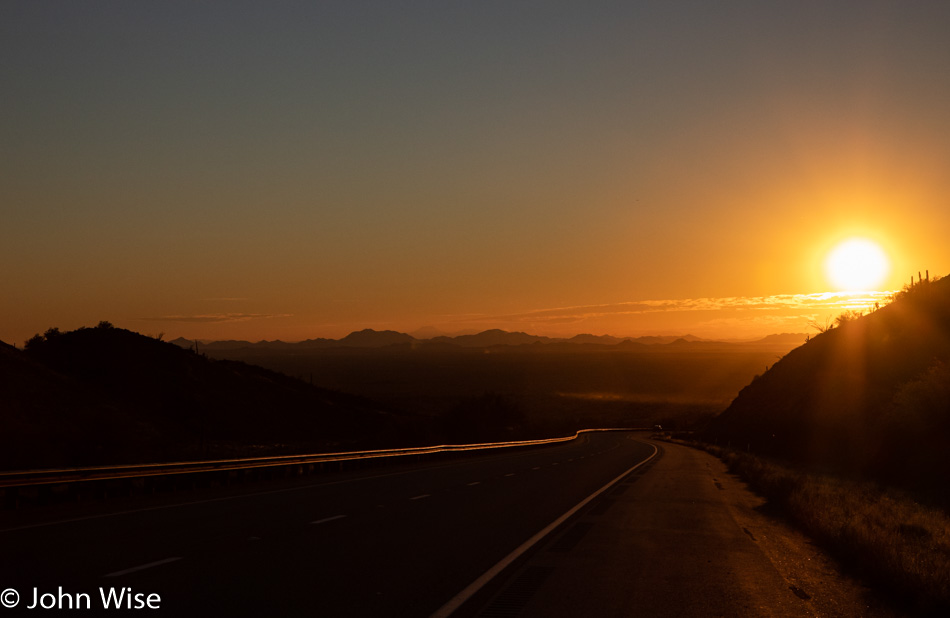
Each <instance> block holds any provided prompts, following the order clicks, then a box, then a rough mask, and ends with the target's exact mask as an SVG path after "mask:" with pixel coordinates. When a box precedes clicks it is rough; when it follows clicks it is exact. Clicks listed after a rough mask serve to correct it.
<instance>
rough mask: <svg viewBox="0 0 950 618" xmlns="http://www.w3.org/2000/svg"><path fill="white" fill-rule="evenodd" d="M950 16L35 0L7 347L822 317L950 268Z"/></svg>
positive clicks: (749, 326) (7, 160) (632, 331)
mask: <svg viewBox="0 0 950 618" xmlns="http://www.w3.org/2000/svg"><path fill="white" fill-rule="evenodd" d="M595 4H596V3H595ZM370 7H371V8H370ZM948 22H950V15H948V12H947V10H946V8H941V7H938V6H935V5H930V4H927V5H920V6H915V7H901V8H900V9H897V8H895V7H889V6H888V5H886V4H882V5H879V6H878V5H875V6H874V7H868V6H867V5H865V4H863V3H850V2H844V3H836V4H835V5H833V6H823V7H821V8H819V7H817V6H816V7H810V8H802V7H798V6H797V5H796V6H793V5H783V4H776V5H769V6H764V5H763V6H756V7H744V8H743V7H742V6H740V5H738V4H727V5H724V6H721V7H716V6H701V5H694V4H692V3H686V4H682V5H680V4H678V3H657V4H653V3H646V4H643V5H641V4H639V3H637V4H631V5H629V6H622V7H621V6H614V5H610V6H608V5H603V6H599V7H594V6H586V5H585V6H580V5H576V6H571V5H565V6H561V7H558V8H553V7H552V8H549V9H547V10H542V9H541V8H539V7H535V8H531V7H529V6H527V5H525V6H468V5H441V4H440V5H436V6H427V8H425V9H423V8H422V7H412V8H410V7H397V6H387V5H385V4H374V3H370V5H367V6H366V7H363V8H360V6H358V5H356V4H350V3H333V2H331V3H325V4H324V3H321V4H320V5H316V6H306V5H299V4H294V3H289V4H286V3H276V4H274V5H271V6H269V7H268V8H267V9H266V10H265V9H263V8H262V7H255V6H254V5H253V4H248V3H238V5H233V6H226V5H205V6H200V7H198V6H190V5H189V6H186V5H180V4H178V3H174V2H173V3H163V4H162V5H152V6H147V5H127V6H122V7H121V8H118V7H113V9H103V10H97V9H94V8H92V7H89V6H86V5H82V4H74V3H64V2H53V3H25V2H12V3H7V4H5V5H4V8H2V9H0V54H2V57H3V58H4V68H3V75H4V84H5V87H4V95H3V100H4V102H5V113H4V114H3V116H2V117H0V128H2V131H3V135H4V136H5V137H4V140H3V143H2V145H0V154H2V156H3V161H4V169H5V170H6V172H5V174H4V181H3V184H2V185H0V196H2V201H0V210H2V213H3V215H4V221H5V223H6V225H5V227H4V231H5V235H4V243H3V244H2V246H0V258H2V260H3V263H4V264H5V268H4V269H3V270H2V272H0V287H2V289H3V290H4V293H3V294H2V295H0V316H2V320H0V338H2V339H3V340H5V341H11V342H15V343H18V344H19V343H20V342H22V341H23V340H25V339H26V338H29V337H30V336H32V335H33V334H35V333H37V332H43V331H44V330H45V329H47V328H50V327H59V328H63V329H70V328H78V327H80V326H84V325H90V324H95V323H97V322H98V321H100V320H109V321H111V322H113V323H115V324H116V325H120V326H122V327H124V328H129V329H132V330H136V331H140V332H143V333H152V334H158V333H161V332H164V333H167V334H168V335H171V336H185V337H191V338H195V337H197V338H209V339H227V338H236V339H281V340H303V339H308V338H314V337H340V336H343V335H345V334H346V333H348V332H351V331H353V330H358V329H362V328H376V329H394V330H400V331H415V330H418V329H420V328H426V327H431V328H435V329H439V330H442V331H446V332H456V331H462V330H477V329H481V328H504V329H508V330H533V331H534V332H537V333H539V334H545V335H558V336H559V335H563V334H577V333H582V332H592V333H595V334H612V335H616V336H637V335H644V334H657V333H670V332H673V333H676V332H692V333H694V334H696V335H697V336H709V337H754V336H758V335H766V334H770V333H775V332H782V331H789V330H794V331H799V332H801V331H807V328H806V327H805V325H806V324H807V322H808V321H809V320H817V321H819V322H821V321H824V320H825V319H826V318H828V317H830V318H831V319H833V318H834V317H835V316H836V315H837V314H838V313H840V310H839V307H838V306H837V305H835V304H833V303H832V304H828V303H827V302H825V301H822V300H820V299H819V300H815V299H818V298H819V297H820V295H821V294H824V293H826V292H833V291H840V290H842V289H848V288H850V289H855V288H854V287H852V286H858V287H857V289H871V290H878V291H880V293H882V294H886V292H887V291H898V290H900V289H901V288H902V286H904V285H906V284H907V283H908V281H909V280H910V277H911V275H914V276H916V274H917V273H918V272H919V271H920V272H922V271H924V270H927V269H929V271H930V272H931V273H932V274H935V275H936V274H945V273H947V272H950V248H948V245H947V243H946V242H945V241H944V236H945V234H944V230H946V229H947V227H948V225H950V219H948V214H947V213H950V209H948V208H947V196H948V195H950V177H948V176H947V175H946V174H945V173H944V171H945V170H946V169H947V166H948V165H950V146H948V144H950V142H948V141H947V140H946V139H945V136H946V119H945V116H946V115H945V114H944V113H943V110H944V109H945V105H943V102H945V101H947V100H950V81H948V79H947V77H946V72H945V71H943V70H942V66H943V65H942V63H941V58H943V57H944V56H945V55H947V54H950V50H948V43H947V40H946V37H945V36H944V28H943V25H945V24H946V23H948ZM802 41H807V44H803V43H802ZM855 239H858V240H860V241H861V242H863V243H864V244H863V245H861V244H860V243H859V244H858V245H856V246H854V247H857V250H856V252H855V250H854V247H852V251H851V253H850V254H839V256H838V261H837V262H836V266H835V267H834V269H835V270H834V272H832V271H829V266H828V260H829V257H830V256H831V255H832V253H833V252H834V251H835V250H836V248H839V247H841V246H842V245H844V244H847V243H848V242H849V241H853V240H855ZM861 247H864V248H863V249H861ZM869 247H872V248H870V249H869ZM862 251H863V253H862ZM869 256H870V257H869ZM868 264H875V271H874V272H873V273H870V274H868V273H865V274H864V275H861V274H860V273H857V272H855V270H854V269H855V268H857V269H861V268H864V267H865V266H866V265H868ZM802 295H804V296H802ZM810 296H813V297H814V299H812V300H808V298H807V297H810ZM796 297H801V298H804V299H805V300H804V301H801V302H799V301H796V300H790V299H793V298H796ZM875 298H877V297H875ZM768 299H773V300H774V302H773V305H774V306H773V307H771V308H766V305H768V304H769V303H770V302H772V301H770V300H768ZM751 304H755V305H757V308H756V309H754V310H751V309H748V306H749V305H751ZM845 304H846V303H845ZM743 306H745V308H743ZM806 306H807V308H806ZM697 307H704V308H702V309H698V308H697ZM847 308H849V309H850V308H853V307H847Z"/></svg>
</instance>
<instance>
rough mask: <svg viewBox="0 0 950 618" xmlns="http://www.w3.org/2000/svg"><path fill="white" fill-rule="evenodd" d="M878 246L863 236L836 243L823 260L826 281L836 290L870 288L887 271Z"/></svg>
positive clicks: (885, 274)
mask: <svg viewBox="0 0 950 618" xmlns="http://www.w3.org/2000/svg"><path fill="white" fill-rule="evenodd" d="M890 268H891V264H890V260H888V258H887V255H886V254H885V253H884V251H883V250H882V249H881V247H880V246H879V245H878V244H877V243H875V242H873V241H870V240H867V239H865V238H852V239H850V240H846V241H844V242H842V243H841V244H839V245H837V246H836V247H835V248H834V249H833V250H832V251H831V253H829V254H828V257H827V259H826V260H825V274H826V276H827V277H828V281H829V282H830V283H831V284H832V285H833V286H835V288H837V289H838V290H851V291H857V290H873V289H875V288H876V286H878V285H880V284H881V283H882V282H883V281H884V279H885V277H887V274H888V272H889V271H890Z"/></svg>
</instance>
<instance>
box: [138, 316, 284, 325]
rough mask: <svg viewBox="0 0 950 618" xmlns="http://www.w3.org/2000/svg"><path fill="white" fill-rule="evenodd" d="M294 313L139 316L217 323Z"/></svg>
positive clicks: (167, 320) (153, 319) (160, 320)
mask: <svg viewBox="0 0 950 618" xmlns="http://www.w3.org/2000/svg"><path fill="white" fill-rule="evenodd" d="M292 315H293V314H290V313H280V314H267V313H212V314H204V315H165V316H156V317H148V318H139V319H140V320H144V321H146V322H183V323H188V324H217V323H222V322H249V321H250V320H264V319H269V318H287V317H291V316H292Z"/></svg>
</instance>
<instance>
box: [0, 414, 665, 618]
mask: <svg viewBox="0 0 950 618" xmlns="http://www.w3.org/2000/svg"><path fill="white" fill-rule="evenodd" d="M635 438H636V436H635V435H634V434H631V433H626V432H606V433H593V434H585V435H583V436H582V437H581V438H579V439H578V440H575V441H573V442H570V443H567V444H557V445H552V446H546V447H534V448H530V449H515V450H505V451H503V452H495V451H493V452H489V453H486V454H481V455H473V456H466V457H462V458H458V459H452V460H437V461H431V462H429V463H425V462H422V463H417V464H412V465H399V466H390V467H379V468H375V469H372V470H367V471H363V472H358V473H357V472H350V473H336V474H326V475H320V476H312V477H307V478H305V479H302V480H299V481H296V482H294V483H291V484H287V483H283V484H280V485H279V486H267V485H257V486H254V487H253V488H249V489H244V490H237V491H234V490H232V491H229V492H227V493H202V492H195V493H188V494H184V495H183V494H169V495H166V496H160V497H159V498H158V499H157V500H159V501H156V500H151V501H148V502H131V503H130V502H127V501H122V500H117V501H114V502H107V503H103V504H102V505H99V506H97V507H96V508H95V509H92V510H91V511H90V510H88V509H87V510H77V511H76V512H69V511H63V512H59V511H57V516H58V517H59V518H58V519H55V518H54V519H52V520H50V517H49V516H48V515H46V516H42V517H41V516H40V515H39V514H38V515H37V516H36V517H35V518H30V517H29V514H27V515H26V519H24V514H23V513H20V514H18V515H17V516H16V517H11V516H3V518H2V519H0V589H2V590H9V589H12V590H16V591H17V593H18V596H19V604H18V605H17V607H16V608H13V609H4V610H2V611H3V612H4V613H5V614H11V615H15V614H20V613H25V612H28V611H31V610H29V609H27V607H28V606H29V605H31V604H33V603H34V597H35V596H36V599H37V602H38V603H39V607H37V608H36V609H37V610H39V609H40V608H46V606H47V605H49V606H50V607H49V609H68V607H65V606H66V604H70V603H71V604H73V606H74V607H80V608H85V607H89V608H91V610H93V611H95V610H99V612H101V611H102V605H103V601H102V599H101V595H102V594H109V592H110V591H111V592H112V593H113V594H118V593H119V592H122V591H123V590H124V591H125V593H126V594H127V595H128V594H131V595H133V596H132V598H133V606H134V605H142V606H143V607H142V609H141V610H139V611H146V612H150V613H152V614H157V615H161V614H167V615H175V616H189V615H229V616H239V615H240V616H244V615H246V616H261V615H269V616H297V615H311V616H428V615H430V614H432V613H433V612H437V611H439V610H440V608H444V607H445V605H446V603H449V602H450V601H451V600H452V599H455V598H458V595H459V594H460V593H462V592H463V591H465V590H466V589H467V588H469V589H470V587H471V584H472V583H473V582H475V581H477V580H478V579H479V578H480V577H482V576H483V575H484V574H485V573H486V572H488V571H490V570H491V569H492V568H493V567H496V566H497V565H498V564H499V562H500V561H503V560H504V559H505V558H506V557H510V556H511V554H512V552H513V551H515V550H516V549H517V548H519V547H520V546H523V544H524V543H525V542H526V541H527V540H529V539H531V538H532V537H534V536H536V535H538V533H539V532H540V531H542V530H544V529H545V528H546V527H548V526H549V525H550V524H551V523H552V522H555V521H556V520H558V518H560V517H562V516H563V515H565V514H567V513H569V512H571V510H572V509H574V507H576V506H577V505H578V504H579V503H581V502H583V501H584V500H585V499H587V498H588V497H590V496H591V495H592V494H594V493H595V492H597V491H598V490H600V489H602V488H603V487H604V486H605V484H607V483H610V482H611V481H615V480H618V479H619V478H620V476H621V475H623V474H624V473H625V472H626V471H628V470H630V469H631V468H632V467H634V466H636V465H637V464H639V463H641V462H643V461H644V460H646V459H647V458H649V457H650V456H651V455H653V453H654V452H655V448H654V447H653V446H651V445H649V444H646V443H644V442H641V441H637V440H636V439H635ZM591 504H592V505H593V504H594V503H591ZM586 508H590V507H586ZM529 553H530V552H529ZM525 559H526V558H525ZM515 566H517V565H515ZM509 571H510V569H509ZM499 579H500V578H499ZM485 588H486V591H484V592H479V594H488V592H490V589H491V586H490V585H488V586H486V587H485ZM100 589H102V591H100ZM44 594H45V595H46V596H43V595H44ZM134 595H139V596H134ZM149 595H154V596H149ZM8 599H9V597H5V598H4V601H7V600H8ZM127 599H128V596H126V597H125V600H124V601H123V603H127ZM149 599H151V602H149ZM156 599H160V601H156ZM476 600H477V599H476ZM149 604H151V606H152V607H153V608H154V607H157V609H152V610H150V609H149ZM470 604H471V603H470ZM111 613H112V614H114V613H116V612H115V611H111Z"/></svg>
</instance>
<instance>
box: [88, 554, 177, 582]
mask: <svg viewBox="0 0 950 618" xmlns="http://www.w3.org/2000/svg"><path fill="white" fill-rule="evenodd" d="M176 560H181V556H176V557H175V558H165V559H164V560H156V561H155V562H149V563H148V564H140V565H139V566H137V567H132V568H130V569H122V570H121V571H115V572H114V573H106V574H105V575H103V577H120V576H122V575H128V574H129V573H135V572H136V571H144V570H145V569H150V568H152V567H157V566H161V565H163V564H168V563H169V562H175V561H176Z"/></svg>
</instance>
